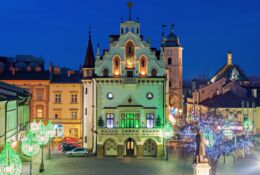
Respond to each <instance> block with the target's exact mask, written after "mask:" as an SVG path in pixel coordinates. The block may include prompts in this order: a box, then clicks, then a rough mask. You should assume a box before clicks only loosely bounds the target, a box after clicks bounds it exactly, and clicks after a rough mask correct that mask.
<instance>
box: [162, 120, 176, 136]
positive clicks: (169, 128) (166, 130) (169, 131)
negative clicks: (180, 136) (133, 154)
mask: <svg viewBox="0 0 260 175" xmlns="http://www.w3.org/2000/svg"><path fill="white" fill-rule="evenodd" d="M173 133H174V132H173V129H172V125H171V124H170V123H169V122H167V123H166V124H165V125H164V127H163V129H162V134H161V135H162V137H163V138H165V139H170V138H172V136H173Z"/></svg>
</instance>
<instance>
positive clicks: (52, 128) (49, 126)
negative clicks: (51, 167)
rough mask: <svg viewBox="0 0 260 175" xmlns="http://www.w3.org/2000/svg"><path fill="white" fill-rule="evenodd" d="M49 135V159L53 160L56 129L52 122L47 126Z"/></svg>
mask: <svg viewBox="0 0 260 175" xmlns="http://www.w3.org/2000/svg"><path fill="white" fill-rule="evenodd" d="M46 129H47V132H48V135H49V154H48V159H51V139H52V138H53V137H54V136H55V129H54V126H53V124H52V123H51V121H49V122H48V124H47V126H46Z"/></svg>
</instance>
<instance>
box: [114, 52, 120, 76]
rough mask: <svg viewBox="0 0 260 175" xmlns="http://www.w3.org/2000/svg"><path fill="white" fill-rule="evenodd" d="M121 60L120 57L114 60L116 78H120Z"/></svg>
mask: <svg viewBox="0 0 260 175" xmlns="http://www.w3.org/2000/svg"><path fill="white" fill-rule="evenodd" d="M120 71H121V69H120V58H119V57H118V56H116V57H114V59H113V74H114V76H120Z"/></svg>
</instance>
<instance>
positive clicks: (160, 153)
mask: <svg viewBox="0 0 260 175" xmlns="http://www.w3.org/2000/svg"><path fill="white" fill-rule="evenodd" d="M156 154H157V156H156V157H157V158H158V159H161V158H162V157H163V155H164V150H163V145H162V144H161V145H157V150H156Z"/></svg>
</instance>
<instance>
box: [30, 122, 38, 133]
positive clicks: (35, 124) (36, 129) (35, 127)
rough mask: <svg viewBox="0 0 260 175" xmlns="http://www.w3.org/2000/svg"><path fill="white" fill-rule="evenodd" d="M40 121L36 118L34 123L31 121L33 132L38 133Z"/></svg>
mask: <svg viewBox="0 0 260 175" xmlns="http://www.w3.org/2000/svg"><path fill="white" fill-rule="evenodd" d="M39 127H40V126H39V123H37V122H36V120H35V119H34V120H33V122H32V123H30V130H31V131H32V132H33V133H36V132H37V131H38V130H39Z"/></svg>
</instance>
